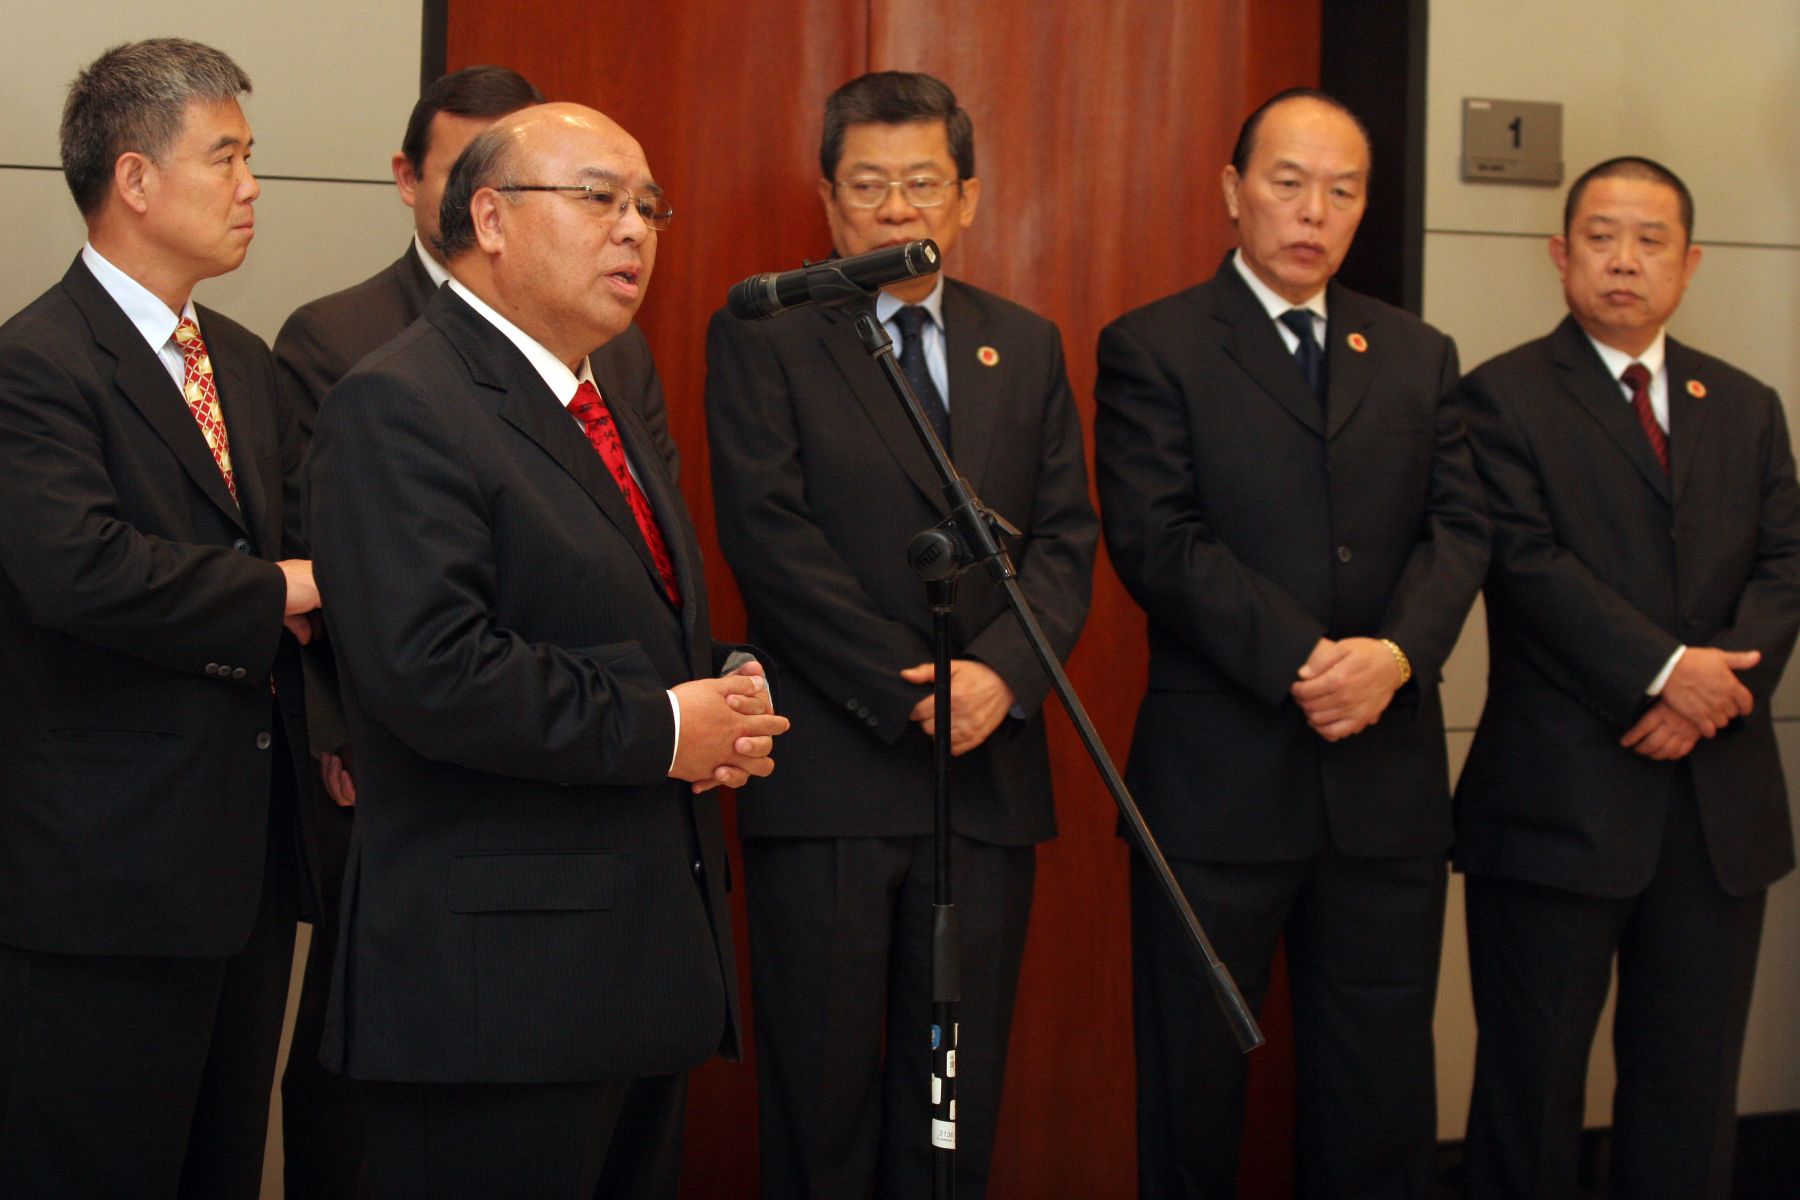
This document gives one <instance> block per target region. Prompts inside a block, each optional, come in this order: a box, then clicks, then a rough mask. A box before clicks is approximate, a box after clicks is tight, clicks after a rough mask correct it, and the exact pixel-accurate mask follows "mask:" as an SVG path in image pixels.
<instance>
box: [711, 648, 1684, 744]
mask: <svg viewBox="0 0 1800 1200" xmlns="http://www.w3.org/2000/svg"><path fill="white" fill-rule="evenodd" d="M1686 653H1687V647H1686V646H1677V647H1675V653H1673V654H1671V655H1669V661H1668V662H1666V663H1664V664H1663V669H1662V670H1660V671H1658V672H1657V673H1656V678H1655V679H1652V680H1651V681H1650V686H1649V687H1647V688H1645V689H1644V695H1646V696H1660V695H1662V690H1663V686H1664V685H1665V684H1667V683H1668V682H1669V676H1670V675H1671V674H1673V673H1674V671H1675V664H1676V663H1678V662H1680V661H1681V656H1682V655H1683V654H1686ZM677 728H679V727H677Z"/></svg>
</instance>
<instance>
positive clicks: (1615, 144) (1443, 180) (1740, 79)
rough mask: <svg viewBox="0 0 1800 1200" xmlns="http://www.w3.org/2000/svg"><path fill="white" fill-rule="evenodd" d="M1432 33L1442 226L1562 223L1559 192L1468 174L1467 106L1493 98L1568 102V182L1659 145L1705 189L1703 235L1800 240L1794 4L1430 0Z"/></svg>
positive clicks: (1662, 156)
mask: <svg viewBox="0 0 1800 1200" xmlns="http://www.w3.org/2000/svg"><path fill="white" fill-rule="evenodd" d="M1430 38H1431V46H1430V54H1429V75H1428V76H1427V78H1428V80H1429V83H1428V86H1429V88H1430V109H1429V120H1428V122H1427V129H1426V153H1427V160H1428V164H1429V166H1428V173H1427V184H1426V203H1425V212H1426V224H1427V226H1428V227H1429V228H1432V229H1478V230H1511V231H1520V232H1522V231H1530V232H1536V231H1540V230H1547V229H1551V228H1554V227H1555V226H1556V224H1557V223H1558V221H1559V219H1560V213H1561V211H1562V210H1561V205H1562V197H1561V193H1560V191H1559V189H1556V188H1542V187H1521V186H1509V185H1496V184H1478V185H1465V184H1463V183H1461V182H1460V172H1459V169H1458V166H1457V160H1458V156H1459V154H1460V150H1461V144H1462V99H1463V97H1465V96H1491V97H1500V98H1504V99H1513V100H1554V101H1560V102H1561V103H1562V105H1563V161H1564V165H1565V172H1566V175H1565V178H1573V176H1574V175H1575V174H1576V173H1578V172H1580V171H1581V170H1583V169H1585V168H1586V167H1588V166H1590V165H1591V164H1593V163H1595V162H1598V161H1600V160H1601V159H1605V158H1610V157H1612V156H1613V155H1615V154H1647V155H1649V156H1650V157H1652V158H1655V159H1658V160H1661V161H1663V162H1666V163H1667V164H1668V165H1669V166H1670V167H1671V168H1673V169H1674V170H1675V171H1677V172H1679V173H1680V174H1681V175H1682V177H1683V178H1685V179H1686V180H1687V182H1688V184H1689V186H1690V187H1692V188H1693V189H1694V192H1695V200H1696V203H1697V205H1698V208H1699V210H1700V213H1701V229H1700V232H1701V234H1702V236H1704V237H1711V238H1714V239H1716V240H1720V241H1733V242H1754V243H1764V244H1766V243H1776V244H1784V245H1796V244H1800V206H1796V205H1795V203H1794V196H1795V194H1796V193H1795V187H1794V184H1795V181H1796V179H1800V141H1797V140H1796V139H1795V137H1794V136H1793V129H1794V125H1793V114H1794V113H1795V111H1797V110H1800V70H1796V69H1795V67H1796V64H1797V63H1800V21H1797V20H1795V8H1794V3H1793V0H1734V3H1733V4H1731V5H1730V7H1729V9H1719V8H1714V7H1709V6H1707V5H1700V4H1693V3H1691V2H1690V0H1635V2H1634V3H1632V4H1630V5H1617V4H1568V3H1565V2H1563V0H1510V2H1509V3H1506V4H1477V3H1473V2H1472V0H1455V2H1451V3H1437V4H1433V5H1432V6H1431V28H1430ZM1428 295H1429V293H1428Z"/></svg>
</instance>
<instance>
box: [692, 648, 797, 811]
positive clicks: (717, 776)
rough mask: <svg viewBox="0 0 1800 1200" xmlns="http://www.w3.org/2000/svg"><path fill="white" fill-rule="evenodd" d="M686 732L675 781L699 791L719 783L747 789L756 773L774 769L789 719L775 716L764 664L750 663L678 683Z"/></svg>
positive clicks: (763, 773) (716, 785) (761, 773)
mask: <svg viewBox="0 0 1800 1200" xmlns="http://www.w3.org/2000/svg"><path fill="white" fill-rule="evenodd" d="M670 690H671V691H673V692H674V693H675V703H676V704H678V705H679V706H680V707H681V736H680V738H679V739H677V742H676V746H675V765H674V766H672V767H670V768H669V777H670V778H671V779H682V780H686V781H687V782H688V783H691V784H693V788H694V791H695V792H696V793H699V792H704V791H709V790H711V789H712V788H716V787H719V786H721V785H722V786H724V787H734V788H735V787H743V786H744V784H746V783H748V782H749V780H750V777H751V776H752V775H767V774H769V772H771V771H773V770H774V769H775V760H774V759H773V758H772V757H770V755H771V754H772V753H773V752H774V748H775V738H776V737H777V736H779V735H780V734H783V733H786V732H787V730H788V719H787V718H786V717H782V716H777V715H776V714H775V706H774V701H773V699H772V698H771V697H770V695H769V682H768V680H767V679H766V678H764V676H763V668H762V664H761V663H759V662H747V663H745V664H744V665H743V666H741V667H739V668H738V669H737V670H736V671H734V672H733V673H732V674H730V675H726V676H724V677H723V678H720V679H693V680H689V681H688V682H687V683H681V684H676V685H675V687H674V688H672V689H670Z"/></svg>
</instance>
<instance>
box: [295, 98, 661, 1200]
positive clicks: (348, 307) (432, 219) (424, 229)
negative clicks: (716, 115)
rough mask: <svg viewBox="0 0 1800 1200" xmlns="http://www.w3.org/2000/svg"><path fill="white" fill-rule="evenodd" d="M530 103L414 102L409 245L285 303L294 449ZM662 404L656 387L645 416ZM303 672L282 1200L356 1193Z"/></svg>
mask: <svg viewBox="0 0 1800 1200" xmlns="http://www.w3.org/2000/svg"><path fill="white" fill-rule="evenodd" d="M543 100H544V96H543V93H541V92H539V91H538V90H537V88H535V87H533V86H532V85H531V83H530V82H528V81H527V80H526V79H524V78H523V77H522V76H520V75H518V74H517V73H515V72H513V71H509V70H507V69H506V68H504V67H468V68H465V69H464V70H461V71H456V72H453V73H452V74H449V75H446V76H444V77H443V78H441V79H439V80H438V81H437V82H436V83H433V84H432V85H431V86H430V87H428V88H426V89H425V91H424V93H423V94H422V95H421V96H420V97H419V100H418V103H417V104H415V105H414V106H413V110H412V115H411V117H410V118H408V120H407V123H406V134H405V136H404V138H403V139H402V141H401V144H400V146H401V148H400V149H399V150H397V151H395V153H394V158H393V164H392V165H393V172H394V185H395V187H396V188H397V189H398V190H399V192H400V199H401V201H402V202H404V203H405V204H406V206H407V207H408V208H410V209H411V210H412V214H413V239H412V244H411V245H410V246H408V247H407V249H406V252H405V253H404V254H402V255H401V256H400V257H399V258H398V259H396V260H395V261H394V262H393V263H392V264H391V265H389V266H388V267H386V268H385V269H383V270H381V271H379V272H377V273H376V274H375V275H373V276H371V277H370V278H368V279H366V280H364V281H363V282H362V283H359V284H357V285H356V286H355V287H352V288H347V289H345V290H344V291H341V292H335V293H333V294H331V295H329V296H323V297H321V298H319V299H317V300H314V301H312V302H311V303H309V304H306V305H304V306H303V307H301V308H299V309H297V310H296V311H295V312H294V314H293V315H292V316H290V317H289V318H288V319H287V321H286V323H285V324H283V325H282V327H281V332H280V334H279V335H277V337H276V338H275V378H276V382H277V383H278V384H279V385H280V388H281V396H282V400H283V401H284V403H285V404H286V406H287V408H288V410H289V411H290V412H292V413H293V414H294V416H295V419H296V420H297V421H298V422H299V424H300V429H301V435H302V443H303V444H304V443H306V442H310V441H311V438H312V430H313V424H314V422H315V421H317V420H318V416H319V403H320V401H322V400H323V399H324V398H325V393H326V392H327V391H329V390H330V389H331V387H332V385H333V384H335V383H337V381H338V380H339V379H342V378H343V377H344V375H345V374H346V373H348V371H349V370H350V368H351V367H353V366H355V365H356V363H357V360H359V359H361V358H362V357H363V356H364V355H366V354H368V353H369V352H370V351H371V350H374V349H376V348H378V347H380V346H383V345H385V344H386V343H387V342H389V341H391V340H392V339H393V338H394V337H395V336H396V335H397V334H398V333H399V332H400V331H401V330H402V329H405V328H406V327H407V326H408V325H411V324H412V323H413V322H414V321H416V320H418V319H419V314H420V313H422V312H424V311H425V306H426V304H428V303H429V302H430V301H431V297H432V296H433V295H434V294H435V293H436V292H437V290H438V288H439V287H440V286H441V285H442V284H443V283H444V281H445V280H446V279H448V278H449V272H448V271H447V270H446V269H445V267H444V264H443V262H442V260H441V259H440V258H439V257H438V251H437V249H436V247H435V246H434V245H433V243H434V242H435V240H436V238H437V232H438V205H439V203H440V202H441V201H442V199H443V195H444V182H445V180H446V179H448V178H449V175H450V165H451V164H452V163H454V162H455V161H456V156H457V155H459V154H461V153H462V151H463V147H465V146H467V145H468V144H469V142H470V140H471V139H473V138H474V136H475V135H476V134H478V133H480V132H481V131H482V130H483V129H486V128H487V127H488V126H490V125H492V124H493V123H494V122H495V121H496V120H498V119H499V118H501V117H504V116H506V115H508V114H509V113H514V112H517V111H518V110H519V109H521V108H524V107H525V106H526V105H529V104H541V103H543ZM615 341H616V342H618V343H623V342H625V341H627V339H615ZM634 348H635V349H637V350H639V351H640V352H642V353H645V354H647V353H648V350H647V349H645V348H644V347H643V343H642V339H641V338H637V339H635V346H634ZM661 402H662V396H661V391H660V389H658V390H657V395H656V408H657V410H658V411H660V409H661ZM305 667H306V674H307V685H308V686H307V707H308V711H309V714H310V717H311V719H310V720H309V721H308V723H307V724H308V729H309V732H310V734H311V738H312V745H311V746H310V747H309V750H310V751H311V753H312V754H313V755H315V756H317V758H318V759H319V761H320V767H321V777H322V779H323V780H324V784H325V786H324V787H310V786H309V787H308V788H305V789H303V793H302V814H303V816H304V818H305V829H306V834H307V841H308V849H309V850H310V851H311V856H312V861H313V862H314V863H315V864H316V866H317V870H318V873H319V879H320V886H319V900H320V904H319V913H318V919H317V920H316V921H314V922H313V927H312V940H311V942H310V943H309V945H308V947H307V957H306V974H305V977H304V979H303V981H302V983H301V987H300V999H299V1002H298V1005H297V1007H296V1010H295V1014H294V1032H293V1040H292V1042H291V1045H290V1048H289V1050H288V1058H287V1069H286V1070H285V1071H283V1072H282V1076H281V1136H282V1147H283V1157H282V1171H283V1176H284V1179H283V1182H284V1183H285V1185H286V1194H287V1197H288V1200H305V1198H307V1197H315V1196H316V1197H321V1198H324V1197H336V1196H350V1195H355V1194H356V1193H357V1191H358V1182H357V1181H358V1176H359V1175H360V1173H361V1169H362V1132H361V1123H360V1121H359V1120H358V1118H357V1114H356V1089H355V1085H353V1084H352V1083H350V1082H349V1081H348V1080H346V1079H344V1078H343V1076H341V1075H338V1074H335V1073H334V1072H331V1071H328V1070H326V1069H325V1067H324V1066H323V1064H321V1063H320V1061H319V1039H320V1037H321V1035H322V1034H323V1032H324V1028H325V1001H326V996H327V994H328V992H329V990H330V985H331V963H332V960H333V959H334V958H335V957H336V956H337V927H338V897H339V894H340V893H341V892H342V891H343V886H344V860H345V857H346V855H347V854H348V853H349V849H350V822H351V816H352V813H353V811H354V809H353V807H352V806H353V805H354V804H355V803H356V784H355V781H354V778H353V776H352V773H351V771H350V769H349V767H348V766H347V765H346V763H345V761H344V759H345V757H346V756H347V754H348V753H349V740H350V735H349V731H348V730H347V729H346V728H345V727H344V715H343V706H342V704H341V703H340V702H339V700H338V694H337V693H338V688H337V678H336V672H335V670H334V669H333V667H332V662H331V650H330V647H328V646H324V645H320V646H315V647H314V648H313V649H312V650H311V651H309V652H308V653H307V655H306V657H305Z"/></svg>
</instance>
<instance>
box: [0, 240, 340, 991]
mask: <svg viewBox="0 0 1800 1200" xmlns="http://www.w3.org/2000/svg"><path fill="white" fill-rule="evenodd" d="M199 314H200V325H201V333H202V335H203V336H204V337H205V339H206V343H207V347H208V350H209V351H210V353H211V356H212V364H213V373H214V377H215V383H216V386H217V388H218V392H219V403H220V406H221V408H222V410H223V413H224V417H225V425H226V429H227V432H228V435H229V437H230V444H231V457H232V466H233V470H234V473H235V476H236V480H237V488H238V498H239V503H241V505H242V507H241V508H240V507H239V503H234V502H233V501H232V498H231V494H230V492H229V491H227V490H226V487H225V482H224V480H223V478H221V476H220V474H219V469H218V467H217V465H216V464H215V463H214V462H213V458H212V454H211V452H210V451H209V450H208V449H207V447H206V442H205V440H204V439H203V438H202V436H201V434H200V430H199V427H198V426H197V425H196V424H195V423H194V418H193V416H192V415H191V414H190V413H189V411H188V408H187V405H186V403H185V401H184V400H183V399H182V396H181V391H180V389H179V388H178V387H177V386H176V385H175V383H174V382H173V380H172V379H171V378H170V377H169V373H168V371H167V370H166V369H165V368H164V366H163V364H162V363H161V362H160V361H159V360H158V358H157V356H156V354H155V352H154V351H152V350H151V349H150V347H149V346H148V345H146V344H145V342H144V339H143V337H142V336H141V335H140V334H139V333H138V331H137V330H136V328H135V327H133V326H132V324H131V322H130V321H129V319H128V318H127V317H126V316H125V314H124V312H123V311H121V310H120V308H119V306H118V305H117V304H116V303H115V302H114V301H113V299H112V298H111V297H110V296H108V295H107V293H106V291H105V290H104V289H103V288H102V287H101V286H100V284H99V283H98V281H96V280H95V278H94V276H93V274H92V273H91V272H90V271H89V270H88V269H87V267H86V265H84V264H83V263H82V262H81V261H80V259H77V260H76V261H75V263H74V265H73V266H71V267H70V268H69V271H68V273H67V274H66V275H64V276H63V279H62V281H61V282H60V283H58V284H57V285H56V286H55V287H52V288H51V289H50V290H49V291H47V292H45V293H44V294H43V295H42V296H40V297H38V298H37V299H36V300H35V301H33V302H32V303H31V304H30V305H29V306H27V307H26V308H25V309H24V310H23V311H21V312H20V313H18V314H17V315H16V316H14V317H13V318H12V319H11V320H10V321H8V322H7V323H6V324H5V326H3V327H0V451H3V454H4V462H5V467H4V469H3V470H0V511H3V512H4V513H5V514H6V516H5V519H4V520H3V521H0V730H3V731H4V733H3V735H0V781H4V782H3V783H0V789H3V802H0V941H4V942H6V943H7V944H9V945H13V946H20V947H24V948H27V949H32V950H41V951H49V952H54V953H68V954H131V955H155V956H174V957H223V956H226V955H230V954H232V953H234V952H236V951H237V950H238V949H240V948H241V947H242V946H243V945H244V943H245V941H246V940H247V939H248V937H249V934H250V930H251V925H252V922H253V921H254V919H255V916H256V912H257V905H258V900H259V898H260V895H261V892H262V886H263V874H264V861H265V857H266V852H267V845H268V842H267V836H268V822H269V820H270V819H271V817H270V795H271V773H272V771H274V770H276V769H286V764H277V763H275V762H273V761H272V760H273V758H274V757H275V755H276V753H277V750H276V746H277V745H278V739H275V738H273V737H272V733H273V732H274V721H273V712H272V705H271V702H270V696H269V687H270V679H271V675H272V674H274V673H276V672H277V666H278V661H279V665H280V666H281V667H282V668H283V669H282V670H281V672H280V673H281V674H282V675H283V679H282V689H283V693H284V697H287V696H291V697H292V698H293V700H294V701H296V702H297V701H298V698H299V691H298V687H297V671H295V672H291V673H290V672H288V671H287V670H286V669H285V668H286V667H287V666H289V665H290V663H291V660H290V659H289V657H288V656H287V654H286V653H285V652H283V651H282V646H283V644H284V642H285V643H288V644H290V645H291V640H290V639H285V638H284V637H283V635H282V625H281V616H282V610H283V607H284V602H285V599H286V594H287V588H286V583H285V580H284V578H283V576H282V573H281V571H280V569H279V568H277V567H276V566H275V565H274V564H273V563H272V562H270V561H268V560H270V559H275V558H280V557H284V556H285V555H286V554H287V553H288V552H289V550H291V547H288V546H285V545H284V524H286V523H288V518H289V517H290V516H291V513H289V512H288V510H287V509H286V508H285V507H284V500H283V492H284V480H285V486H291V485H292V482H293V476H292V471H293V469H295V468H297V465H298V464H297V459H298V450H297V442H296V440H295V437H294V431H293V426H292V423H291V422H288V421H284V420H283V419H282V417H281V415H280V413H279V412H278V409H277V406H276V404H275V399H274V398H275V383H274V377H273V373H272V371H271V368H270V363H269V353H268V349H267V347H265V346H264V345H263V343H262V341H261V340H260V339H258V338H257V337H256V335H254V334H252V333H250V332H249V331H248V330H245V329H243V328H242V327H241V326H238V325H236V324H234V323H233V322H232V321H230V320H228V319H227V318H225V317H223V316H220V315H219V314H218V313H215V312H212V311H210V310H207V309H200V310H199ZM290 532H291V528H290ZM297 707H298V705H297V703H296V704H295V708H296V709H297ZM290 736H291V737H296V738H298V739H299V740H300V741H301V743H302V744H303V743H304V737H305V734H304V731H303V730H301V729H299V728H298V726H296V727H295V728H294V729H293V730H292V731H290ZM287 819H288V820H291V819H292V818H291V814H287Z"/></svg>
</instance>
